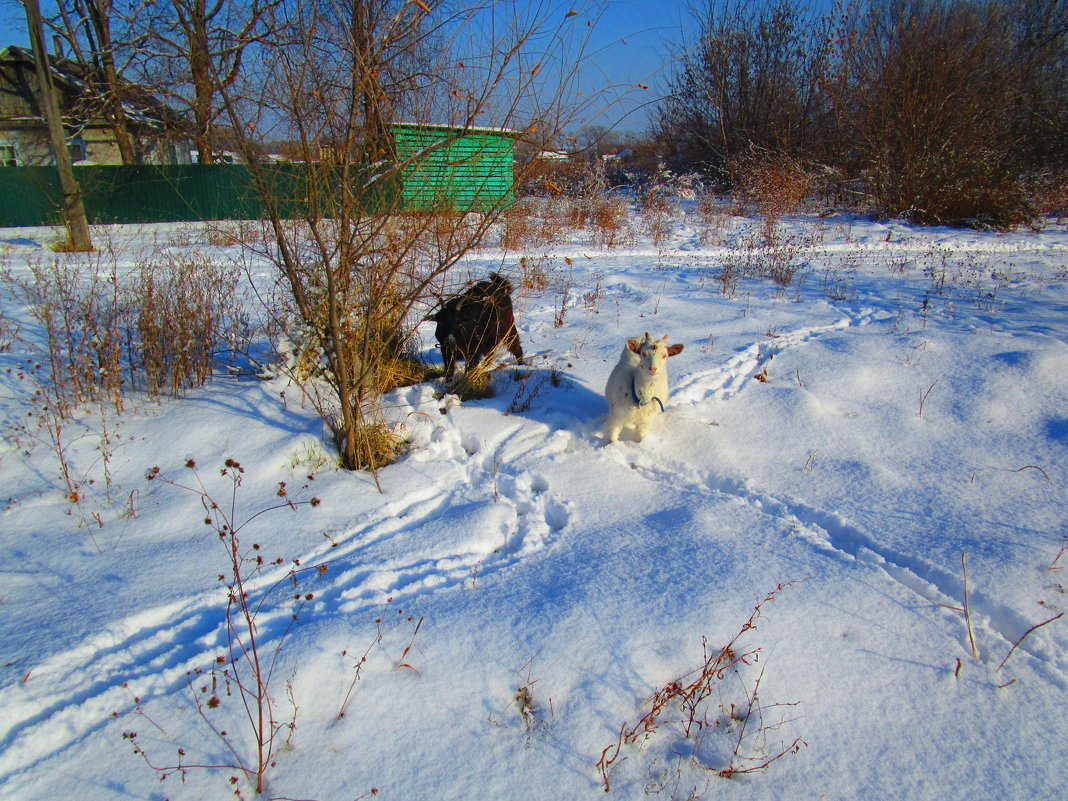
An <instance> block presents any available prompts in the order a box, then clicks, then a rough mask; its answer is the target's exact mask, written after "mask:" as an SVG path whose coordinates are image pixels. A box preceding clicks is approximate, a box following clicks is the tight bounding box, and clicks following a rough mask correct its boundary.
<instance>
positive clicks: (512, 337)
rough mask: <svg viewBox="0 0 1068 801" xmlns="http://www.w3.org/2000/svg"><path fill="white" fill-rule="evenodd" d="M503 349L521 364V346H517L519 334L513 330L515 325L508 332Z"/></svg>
mask: <svg viewBox="0 0 1068 801" xmlns="http://www.w3.org/2000/svg"><path fill="white" fill-rule="evenodd" d="M504 345H505V347H507V348H508V350H509V351H510V352H511V354H512V355H513V356H515V360H516V361H517V362H519V363H520V364H522V363H523V346H522V345H521V344H519V332H518V331H516V330H515V325H513V326H512V330H511V331H509V332H508V336H507V338H506V339H505V341H504Z"/></svg>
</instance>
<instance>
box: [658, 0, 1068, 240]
mask: <svg viewBox="0 0 1068 801" xmlns="http://www.w3.org/2000/svg"><path fill="white" fill-rule="evenodd" d="M813 8H814V6H810V5H807V4H806V3H805V0H779V2H776V3H770V4H763V3H756V2H754V0H708V3H707V4H706V5H705V6H704V9H703V11H702V12H701V15H700V16H699V18H698V20H697V23H698V24H697V28H698V30H699V35H698V37H697V39H696V41H694V42H692V43H691V44H690V46H689V47H688V48H687V49H686V51H685V52H684V53H683V54H682V55H681V57H680V59H679V67H678V69H677V71H676V73H675V76H674V80H673V84H672V87H671V88H672V91H671V94H670V97H669V98H668V99H667V100H666V101H665V103H664V104H663V105H662V106H661V108H660V110H659V115H658V119H657V123H656V126H655V128H656V131H655V133H656V137H657V139H658V142H659V145H660V147H661V149H662V150H663V151H664V152H665V153H666V154H667V156H668V159H669V163H670V164H671V165H672V166H674V167H675V168H677V169H679V168H681V169H693V168H697V169H700V170H702V171H704V172H706V173H707V174H708V175H710V176H711V177H713V178H714V179H716V180H717V181H719V182H720V183H721V185H722V186H724V188H729V187H730V185H731V183H732V178H731V172H732V171H731V166H732V162H734V161H735V160H736V159H739V158H748V159H750V160H751V159H752V157H753V154H766V155H767V157H768V158H769V159H775V158H781V157H787V158H791V159H798V160H803V161H805V162H808V163H809V164H810V165H820V166H821V167H823V168H825V170H824V172H828V171H830V172H832V173H833V174H835V175H837V176H838V177H839V178H840V179H842V178H846V179H856V180H857V182H858V185H860V186H861V187H862V188H863V191H864V192H865V193H866V195H867V197H868V199H869V201H870V203H871V205H872V207H873V208H875V209H876V210H878V211H879V212H881V213H883V214H887V215H906V216H909V217H911V218H913V219H916V220H917V221H922V222H973V223H980V224H990V225H995V226H1004V225H1010V224H1013V223H1017V222H1021V221H1023V220H1025V219H1027V218H1028V217H1030V216H1031V215H1032V214H1033V213H1034V212H1035V211H1036V207H1035V205H1034V198H1035V191H1034V190H1035V189H1036V188H1041V187H1042V186H1043V185H1046V186H1054V185H1057V184H1058V183H1063V180H1064V176H1065V175H1066V174H1068V104H1066V103H1065V101H1064V98H1065V97H1066V96H1068V5H1066V4H1065V3H1064V2H1063V0H1012V1H1010V0H885V1H884V2H878V1H877V0H868V2H862V1H861V0H856V1H855V2H850V3H848V4H846V5H841V4H840V5H838V6H837V7H836V8H835V10H834V11H833V12H832V13H830V14H828V15H825V16H820V15H818V14H817V13H816V12H815V11H814V10H813Z"/></svg>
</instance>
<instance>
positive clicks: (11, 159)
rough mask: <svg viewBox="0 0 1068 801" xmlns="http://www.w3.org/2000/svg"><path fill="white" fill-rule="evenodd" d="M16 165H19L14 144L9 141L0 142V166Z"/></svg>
mask: <svg viewBox="0 0 1068 801" xmlns="http://www.w3.org/2000/svg"><path fill="white" fill-rule="evenodd" d="M17 166H19V160H18V157H17V156H16V155H15V146H14V145H13V144H11V143H10V142H0V167H17Z"/></svg>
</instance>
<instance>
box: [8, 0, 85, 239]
mask: <svg viewBox="0 0 1068 801" xmlns="http://www.w3.org/2000/svg"><path fill="white" fill-rule="evenodd" d="M23 4H24V5H25V6H26V25H27V27H28V28H29V33H30V43H31V44H32V45H33V60H34V62H35V64H36V67H37V83H38V84H39V86H40V92H39V94H38V103H39V105H40V106H41V110H42V111H43V112H44V117H45V121H46V122H47V123H48V134H49V136H50V137H51V139H52V150H54V151H55V154H56V170H57V171H58V172H59V186H60V189H61V190H62V192H63V222H64V224H65V225H66V226H67V237H68V243H67V244H68V246H69V248H70V249H71V250H76V251H85V250H92V249H93V243H92V240H90V238H89V222H88V221H87V220H86V218H85V204H84V203H83V202H82V190H81V187H79V186H78V182H77V181H75V180H74V170H72V169H71V164H70V151H68V150H67V137H66V134H65V133H64V132H63V117H62V116H60V111H59V101H58V100H57V99H56V86H55V84H54V83H53V81H52V70H51V69H49V66H48V51H46V50H45V45H44V32H43V31H42V29H41V8H40V6H39V5H38V2H37V0H23Z"/></svg>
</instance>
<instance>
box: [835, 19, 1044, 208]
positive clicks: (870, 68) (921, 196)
mask: <svg viewBox="0 0 1068 801" xmlns="http://www.w3.org/2000/svg"><path fill="white" fill-rule="evenodd" d="M1008 11H1009V8H1008V6H1006V5H1002V4H999V3H975V2H970V0H948V1H947V2H937V1H933V0H899V1H898V2H894V3H890V4H888V5H886V6H872V7H871V8H870V9H869V11H868V13H867V14H865V15H863V16H861V17H859V18H858V19H857V22H856V24H855V26H854V27H853V29H852V30H851V32H850V35H849V36H847V37H845V38H844V39H843V40H842V41H843V42H846V43H847V47H846V50H845V52H844V54H843V57H842V62H843V70H842V75H843V81H844V84H845V86H844V89H842V91H841V93H840V103H839V107H840V109H841V110H842V113H843V114H844V115H845V116H846V117H847V118H848V120H849V125H850V127H851V129H852V131H853V133H854V139H853V142H854V146H855V148H856V153H857V155H858V157H859V159H860V163H861V165H862V167H863V169H864V171H865V176H866V179H867V184H868V188H869V191H870V192H871V193H872V195H873V196H874V199H875V201H876V203H877V205H878V208H879V209H880V211H881V212H882V213H885V214H890V215H901V214H904V215H907V216H909V217H911V218H913V219H915V220H917V221H921V222H931V223H945V222H958V223H959V222H965V221H973V222H979V223H985V224H992V225H998V226H1001V225H1010V224H1013V223H1016V222H1020V221H1022V220H1023V219H1025V218H1026V217H1027V216H1028V212H1027V209H1026V202H1025V196H1024V192H1023V187H1022V185H1021V184H1020V181H1019V177H1020V175H1021V171H1022V163H1021V161H1020V156H1021V151H1020V148H1019V138H1018V135H1017V131H1016V121H1017V120H1018V118H1019V116H1018V114H1019V112H1018V110H1019V102H1018V101H1019V100H1020V87H1021V79H1022V75H1021V71H1020V68H1021V64H1022V62H1021V61H1020V60H1019V59H1016V58H1014V57H1013V54H1014V51H1015V46H1014V42H1013V39H1012V26H1011V25H1010V24H1009V16H1008Z"/></svg>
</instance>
